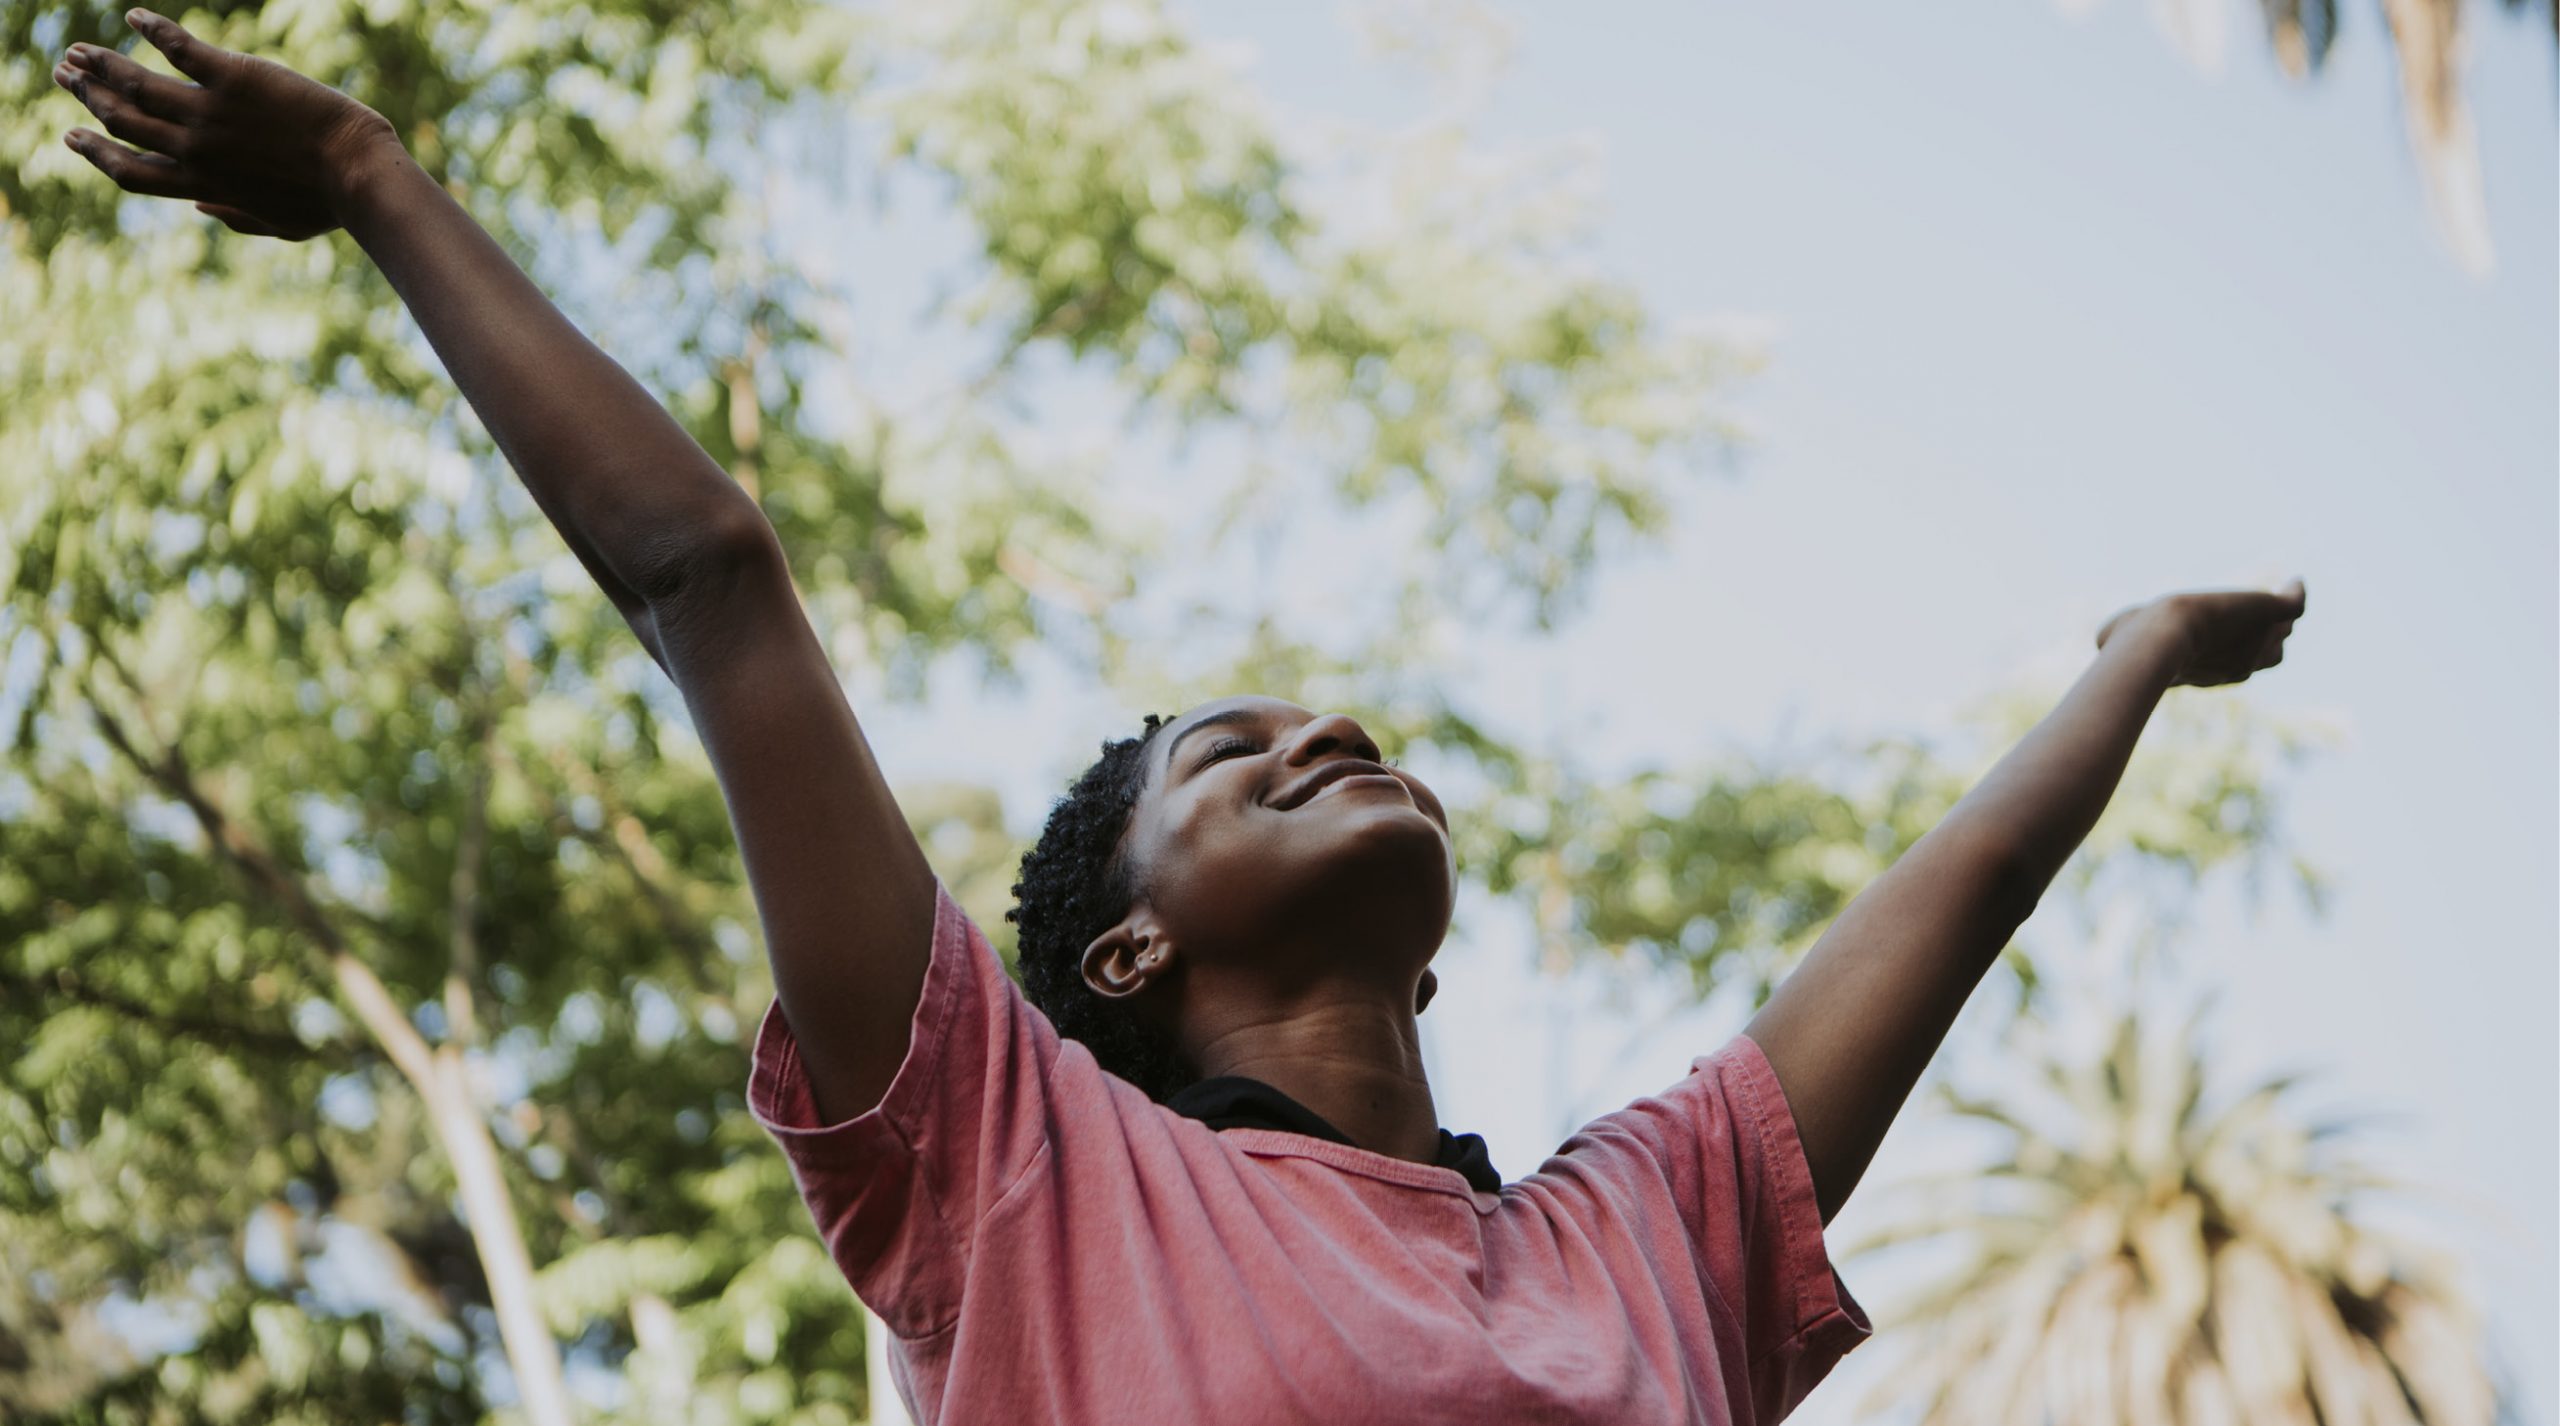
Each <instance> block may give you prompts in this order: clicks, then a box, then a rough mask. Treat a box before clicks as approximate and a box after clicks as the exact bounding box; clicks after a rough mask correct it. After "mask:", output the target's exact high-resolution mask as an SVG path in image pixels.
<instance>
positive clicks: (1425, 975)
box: [1413, 968, 1440, 1015]
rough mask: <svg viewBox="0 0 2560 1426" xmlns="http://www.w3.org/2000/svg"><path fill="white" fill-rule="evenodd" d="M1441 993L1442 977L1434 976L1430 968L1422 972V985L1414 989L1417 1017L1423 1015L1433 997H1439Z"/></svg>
mask: <svg viewBox="0 0 2560 1426" xmlns="http://www.w3.org/2000/svg"><path fill="white" fill-rule="evenodd" d="M1439 993H1440V977H1438V976H1436V975H1434V974H1432V973H1431V971H1430V970H1429V969H1428V968H1426V969H1424V971H1423V972H1422V984H1420V985H1418V986H1415V987H1414V989H1413V1013H1414V1014H1416V1015H1419V1014H1421V1013H1422V1012H1423V1011H1424V1010H1425V1009H1426V1008H1428V1007H1429V1006H1430V1004H1431V997H1433V996H1435V995H1438V994H1439Z"/></svg>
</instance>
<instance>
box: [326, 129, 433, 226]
mask: <svg viewBox="0 0 2560 1426" xmlns="http://www.w3.org/2000/svg"><path fill="white" fill-rule="evenodd" d="M321 166H322V172H323V174H324V175H325V180H324V181H325V183H326V186H327V189H328V194H329V210H330V211H331V212H332V213H334V214H335V215H336V216H337V219H338V225H339V226H340V227H343V228H345V229H347V230H348V231H349V232H351V233H352V232H355V230H356V228H357V225H358V223H359V222H360V221H361V220H362V219H363V218H364V217H365V216H366V215H367V214H369V213H370V212H371V211H372V209H373V208H374V207H376V206H378V204H379V202H380V200H381V196H382V194H383V191H384V189H385V188H386V187H387V186H388V185H387V184H386V183H385V181H384V180H386V179H387V178H392V177H396V176H397V175H398V174H399V173H400V172H401V171H402V170H403V169H415V168H416V167H417V165H416V164H415V163H414V162H413V161H412V160H411V159H410V157H409V150H408V148H407V146H406V145H404V144H402V143H401V142H400V135H399V134H398V132H397V131H395V130H394V129H393V128H392V127H391V125H390V122H389V121H388V120H385V119H384V118H383V117H382V116H381V115H379V114H376V113H374V112H373V111H372V110H370V109H367V110H364V111H362V113H361V115H360V116H358V117H356V118H354V119H352V120H350V121H349V123H348V124H347V125H346V126H345V127H344V128H343V129H341V130H340V131H339V132H337V133H335V134H332V135H330V136H329V137H328V138H326V139H324V140H322V144H321ZM419 172H421V173H423V172H424V170H419ZM360 237H361V235H359V238H360Z"/></svg>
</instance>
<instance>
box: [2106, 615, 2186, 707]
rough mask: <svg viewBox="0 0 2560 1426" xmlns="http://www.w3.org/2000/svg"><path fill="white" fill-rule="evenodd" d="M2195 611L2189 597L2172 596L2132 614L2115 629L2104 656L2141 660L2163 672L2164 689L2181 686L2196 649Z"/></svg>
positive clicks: (2112, 630)
mask: <svg viewBox="0 0 2560 1426" xmlns="http://www.w3.org/2000/svg"><path fill="white" fill-rule="evenodd" d="M2195 634H2196V625H2195V611H2194V609H2193V608H2192V607H2191V606H2190V605H2189V604H2188V603H2187V602H2186V596H2184V595H2180V594H2172V595H2169V596H2167V597H2165V598H2161V599H2155V600H2153V601H2151V602H2150V603H2148V604H2145V605H2142V606H2141V607H2139V608H2137V609H2134V610H2132V611H2131V612H2129V613H2128V614H2126V615H2125V617H2124V619H2123V620H2122V622H2121V623H2120V624H2119V625H2118V626H2116V627H2114V628H2111V629H2110V630H2109V631H2108V633H2107V637H2106V641H2105V642H2104V643H2103V644H2101V645H2100V653H2101V656H2102V657H2103V656H2105V655H2107V654H2114V655H2116V656H2117V657H2120V658H2130V659H2141V660H2144V661H2146V662H2149V663H2151V664H2153V665H2154V666H2155V667H2157V668H2158V669H2159V672H2160V682H2161V684H2162V686H2163V687H2166V686H2168V685H2171V684H2174V683H2175V682H2177V678H2178V673H2179V671H2180V670H2181V669H2184V668H2185V667H2186V666H2187V663H2188V661H2189V659H2190V658H2191V657H2193V654H2194V649H2195Z"/></svg>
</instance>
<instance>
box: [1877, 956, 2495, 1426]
mask: <svg viewBox="0 0 2560 1426" xmlns="http://www.w3.org/2000/svg"><path fill="white" fill-rule="evenodd" d="M2143 979H2144V978H2142V977H2136V978H2134V983H2133V984H2132V985H2129V986H2128V985H2123V984H2119V985H2118V986H2117V987H2116V988H2115V989H2114V991H2113V992H2112V993H2111V994H2110V995H2109V996H2108V997H2107V998H2106V1000H2104V1001H2101V1002H2100V1003H2099V1004H2098V1005H2097V1006H2095V1007H2092V1006H2089V1005H2085V1004H2084V1005H2082V1006H2080V1007H2078V1008H2080V1009H2082V1010H2084V1011H2085V1010H2089V1009H2092V1008H2095V1009H2098V1010H2100V1011H2102V1012H2103V1014H2101V1015H2100V1016H2099V1017H2098V1018H2099V1019H2100V1020H2101V1022H2102V1023H2100V1024H2098V1025H2097V1026H2095V1027H2094V1033H2093V1034H2089V1035H2086V1036H2080V1037H2068V1036H2065V1035H2063V1034H2061V1033H2058V1031H2057V1024H2056V1022H2053V1021H2042V1022H2031V1023H2030V1024H2029V1025H2028V1027H2027V1028H2028V1029H2030V1030H2032V1031H2037V1032H2040V1033H2033V1034H2029V1035H2025V1036H2022V1037H2021V1038H2022V1039H2023V1040H2024V1041H2025V1042H2026V1044H2025V1045H2024V1046H2022V1047H2021V1048H2022V1049H2024V1050H2025V1057H2026V1059H2027V1062H2028V1068H2027V1072H2026V1073H2023V1074H2021V1073H2015V1072H2011V1073H2005V1074H2003V1075H2002V1077H2001V1081H2002V1085H2003V1088H2002V1089H2001V1091H2000V1092H1998V1093H1995V1094H1986V1095H1974V1094H1968V1093H1965V1092H1963V1091H1960V1090H1958V1089H1955V1088H1951V1087H1949V1086H1948V1085H1945V1084H1941V1085H1940V1086H1939V1098H1940V1101H1941V1103H1942V1105H1943V1106H1944V1107H1945V1108H1946V1109H1947V1110H1948V1111H1950V1112H1952V1113H1953V1114H1955V1115H1957V1116H1960V1117H1962V1118H1964V1119H1967V1120H1970V1121H1972V1122H1975V1123H1977V1124H1981V1125H1987V1126H1989V1127H1990V1128H1991V1129H1992V1130H1993V1131H1995V1133H1996V1134H1997V1136H1998V1137H1999V1139H2000V1140H2001V1142H2002V1146H2003V1147H2002V1149H2001V1151H2000V1152H1999V1154H1998V1156H1997V1157H1996V1158H1995V1159H1993V1160H1992V1161H1991V1162H1989V1163H1987V1164H1983V1165H1972V1166H1968V1167H1966V1168H1965V1169H1964V1170H1962V1171H1961V1172H1959V1173H1956V1174H1953V1175H1950V1176H1948V1177H1946V1178H1944V1179H1940V1180H1936V1181H1927V1180H1923V1181H1917V1182H1913V1183H1907V1184H1904V1185H1900V1186H1898V1187H1899V1190H1900V1192H1901V1193H1902V1194H1903V1200H1902V1206H1901V1208H1900V1209H1899V1210H1898V1212H1897V1213H1896V1215H1895V1216H1894V1220H1893V1223H1892V1226H1890V1227H1888V1228H1886V1229H1885V1230H1883V1231H1881V1232H1879V1233H1877V1234H1875V1235H1873V1236H1871V1237H1869V1238H1868V1239H1867V1240H1865V1241H1864V1242H1863V1243H1861V1244H1860V1245H1859V1247H1858V1248H1857V1250H1856V1251H1858V1252H1861V1253H1869V1252H1876V1251H1879V1250H1881V1249H1884V1248H1887V1247H1891V1246H1894V1245H1897V1244H1903V1243H1911V1242H1921V1241H1928V1240H1938V1241H1941V1242H1943V1243H1946V1244H1949V1245H1952V1246H1955V1247H1957V1248H1958V1249H1959V1250H1960V1251H1961V1253H1962V1258H1961V1260H1960V1261H1959V1262H1958V1263H1957V1265H1956V1266H1954V1267H1953V1268H1951V1269H1949V1270H1948V1271H1946V1272H1945V1273H1944V1274H1943V1275H1942V1276H1941V1277H1940V1278H1939V1279H1938V1280H1937V1281H1936V1282H1935V1283H1934V1284H1932V1285H1931V1286H1929V1287H1927V1288H1925V1289H1923V1290H1922V1291H1921V1292H1920V1293H1918V1294H1917V1295H1916V1296H1915V1298H1914V1300H1912V1301H1911V1302H1910V1303H1908V1304H1906V1305H1905V1306H1904V1307H1903V1309H1902V1310H1901V1312H1900V1314H1899V1317H1900V1319H1901V1321H1902V1322H1903V1323H1907V1324H1908V1328H1907V1330H1906V1331H1905V1332H1901V1333H1896V1334H1895V1335H1896V1336H1897V1337H1899V1339H1900V1341H1899V1347H1900V1351H1901V1355H1899V1356H1897V1358H1896V1359H1895V1362H1894V1364H1893V1366H1892V1368H1891V1370H1890V1371H1889V1372H1888V1373H1887V1375H1885V1376H1884V1377H1883V1378H1881V1379H1880V1385H1879V1387H1878V1389H1877V1391H1876V1393H1875V1395H1874V1397H1873V1398H1872V1399H1871V1400H1870V1402H1869V1406H1870V1409H1883V1408H1885V1407H1888V1406H1909V1407H1916V1408H1917V1412H1918V1414H1917V1415H1916V1417H1914V1418H1913V1419H1916V1420H1918V1421H1920V1422H1922V1423H1925V1426H1939V1423H1953V1422H1966V1423H1972V1422H1985V1421H2019V1422H2047V1423H2056V1426H2062V1423H2082V1422H2087V1423H2098V1422H2109V1423H2112V1422H2133V1423H2140V1426H2203V1423H2216V1422H2242V1421H2250V1422H2257V1421H2299V1422H2313V1421H2372V1422H2390V1423H2407V1426H2489V1423H2490V1422H2491V1421H2492V1420H2494V1419H2497V1417H2498V1411H2499V1400H2498V1393H2497V1390H2496V1388H2495V1385H2494V1382H2493V1379H2492V1377H2491V1374H2490V1371H2489V1367H2488V1363H2487V1361H2486V1359H2485V1357H2484V1354H2483V1344H2482V1334H2481V1330H2480V1323H2479V1319H2478V1314H2477V1312H2476V1310H2475V1309H2474V1308H2473V1307H2472V1305H2471V1304H2470V1302H2469V1301H2468V1299H2467V1298H2466V1297H2465V1296H2464V1294H2463V1292H2462V1291H2461V1289H2460V1287H2459V1286H2458V1280H2457V1279H2458V1275H2457V1272H2456V1269H2455V1265H2454V1264H2453V1263H2451V1262H2450V1261H2448V1260H2447V1259H2446V1258H2445V1257H2444V1255H2442V1254H2441V1253H2437V1252H2434V1251H2431V1250H2429V1249H2427V1248H2426V1247H2424V1246H2423V1245H2421V1244H2419V1243H2416V1242H2413V1241H2410V1240H2407V1239H2403V1238H2398V1237H2395V1236H2394V1235H2392V1234H2389V1233H2387V1232H2384V1231H2382V1230H2380V1229H2378V1228H2376V1227H2375V1226H2374V1225H2373V1224H2372V1223H2371V1222H2370V1221H2369V1214H2368V1212H2367V1206H2368V1205H2369V1204H2370V1202H2371V1201H2372V1199H2373V1197H2374V1196H2375V1195H2377V1194H2379V1193H2384V1192H2390V1191H2395V1190H2398V1191H2403V1192H2405V1191H2406V1190H2405V1186H2403V1185H2399V1184H2396V1183H2394V1182H2393V1181H2392V1180H2390V1179H2389V1178H2387V1177H2384V1176H2383V1175H2380V1174H2378V1173H2376V1172H2375V1171H2373V1170H2372V1169H2371V1168H2370V1167H2369V1166H2367V1165H2366V1164H2364V1163H2362V1162H2360V1161H2359V1160H2358V1159H2357V1157H2356V1156H2355V1153H2354V1148H2353V1140H2352V1138H2351V1136H2352V1135H2353V1134H2354V1132H2355V1131H2356V1129H2357V1128H2358V1126H2357V1124H2356V1123H2355V1122H2354V1121H2352V1120H2340V1119H2326V1120H2316V1121H2315V1120H2309V1119H2306V1118H2304V1117H2303V1116H2302V1115H2301V1114H2300V1113H2299V1112H2298V1111H2297V1110H2295V1109H2294V1107H2293V1104H2294V1100H2295V1099H2296V1098H2297V1097H2298V1096H2297V1094H2296V1093H2295V1084H2296V1079H2297V1077H2295V1076H2290V1075H2288V1076H2283V1077H2279V1078H2276V1079H2272V1080H2268V1081H2266V1082H2264V1083H2260V1084H2257V1085H2253V1086H2249V1087H2247V1088H2246V1089H2245V1090H2243V1091H2241V1092H2239V1093H2237V1094H2231V1093H2228V1092H2224V1091H2222V1090H2221V1089H2220V1087H2219V1086H2217V1085H2215V1084H2214V1083H2213V1082H2212V1081H2213V1080H2214V1078H2215V1076H2213V1075H2212V1074H2211V1073H2210V1071H2209V1069H2208V1064H2207V1059H2208V1055H2207V1051H2206V1048H2205V1045H2204V1043H2203V1041H2202V1039H2201V1038H2200V1034H2199V1028H2200V1022H2201V1021H2202V1019H2203V1015H2204V1011H2205V1009H2206V1008H2207V1007H2208V1006H2209V1003H2210V1002H2209V1001H2206V1002H2199V1003H2198V1004H2197V1005H2196V1006H2195V1007H2194V1009H2193V1010H2192V1011H2191V1013H2189V1014H2188V1015H2187V1016H2186V1017H2185V1019H2184V1021H2183V1023H2182V1024H2177V1025H2175V1026H2174V1027H2173V1028H2157V1027H2153V1028H2147V1027H2146V1021H2147V1020H2148V1019H2149V1018H2150V1017H2148V1016H2147V1015H2146V1014H2145V1013H2144V1012H2143V1011H2142V1009H2141V1008H2140V1007H2139V1005H2138V1003H2137V1002H2138V1001H2139V999H2140V995H2139V989H2140V986H2141V982H2142V980H2143ZM2161 1023H2162V1025H2164V1026H2165V1025H2166V1023H2167V1022H2161ZM2075 1040H2076V1043H2075V1042H2074V1041H2075Z"/></svg>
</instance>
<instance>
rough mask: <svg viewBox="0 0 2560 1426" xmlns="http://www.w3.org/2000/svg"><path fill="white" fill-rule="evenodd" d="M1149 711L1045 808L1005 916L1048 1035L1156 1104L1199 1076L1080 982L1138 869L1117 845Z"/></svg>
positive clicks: (1153, 1033) (1152, 718) (1167, 1039)
mask: <svg viewBox="0 0 2560 1426" xmlns="http://www.w3.org/2000/svg"><path fill="white" fill-rule="evenodd" d="M1167 726H1168V725H1167V723H1166V721H1165V720H1163V719H1161V718H1158V717H1157V716H1156V715H1155V714H1153V713H1150V714H1148V715H1147V719H1146V730H1145V731H1144V732H1142V733H1140V734H1139V735H1138V736H1137V737H1134V738H1121V739H1117V740H1115V741H1108V742H1105V743H1104V744H1103V745H1102V756H1101V758H1100V759H1099V760H1097V761H1096V762H1095V763H1094V764H1093V766H1091V767H1089V768H1086V769H1085V770H1084V774H1083V775H1082V776H1080V777H1078V778H1077V779H1076V780H1075V783H1074V785H1073V786H1071V787H1069V788H1068V789H1067V795H1066V796H1064V797H1062V798H1060V799H1058V802H1057V805H1056V806H1054V807H1052V808H1050V809H1049V821H1048V825H1046V826H1044V827H1042V828H1041V829H1040V840H1039V841H1037V842H1035V843H1033V844H1032V847H1031V850H1030V851H1028V852H1025V853H1024V854H1023V857H1022V879H1021V880H1020V881H1017V882H1015V883H1014V885H1013V895H1014V900H1015V902H1016V905H1015V906H1014V908H1013V909H1012V910H1010V911H1007V912H1006V913H1005V919H1006V920H1008V921H1011V922H1012V923H1013V924H1014V926H1015V928H1016V930H1017V932H1018V935H1017V936H1016V945H1017V948H1018V951H1019V956H1018V959H1019V963H1020V966H1021V971H1022V992H1023V996H1024V998H1026V999H1028V1000H1029V1001H1030V1002H1031V1003H1032V1004H1033V1005H1036V1006H1038V1007H1039V1008H1040V1011H1041V1013H1043V1014H1045V1015H1047V1016H1048V1017H1049V1021H1050V1023H1051V1024H1053V1025H1055V1026H1057V1028H1058V1033H1059V1034H1061V1035H1063V1036H1065V1037H1067V1038H1068V1039H1071V1040H1075V1041H1078V1042H1080V1043H1082V1044H1083V1045H1084V1047H1085V1048H1086V1049H1088V1050H1091V1051H1092V1052H1093V1057H1094V1059H1095V1060H1096V1061H1098V1062H1099V1063H1100V1064H1101V1065H1102V1067H1103V1068H1104V1069H1106V1070H1109V1071H1110V1072H1111V1073H1113V1074H1116V1075H1118V1076H1120V1077H1121V1078H1122V1079H1125V1080H1127V1081H1129V1082H1130V1083H1131V1084H1134V1085H1136V1086H1137V1087H1138V1088H1140V1089H1142V1090H1144V1091H1146V1093H1147V1097H1148V1098H1150V1099H1153V1100H1155V1101H1156V1102H1158V1103H1162V1102H1164V1101H1165V1100H1167V1099H1169V1098H1171V1097H1172V1096H1173V1095H1174V1094H1175V1093H1176V1092H1177V1091H1179V1090H1181V1089H1182V1088H1183V1087H1184V1086H1186V1085H1189V1084H1191V1083H1192V1082H1194V1081H1195V1080H1197V1079H1198V1078H1199V1077H1200V1076H1199V1073H1198V1071H1197V1070H1196V1069H1195V1068H1194V1067H1193V1066H1192V1065H1191V1064H1189V1063H1188V1062H1187V1061H1186V1060H1185V1059H1184V1058H1183V1056H1182V1053H1181V1051H1180V1050H1179V1049H1178V1048H1177V1047H1176V1046H1175V1045H1174V1043H1173V1040H1172V1037H1171V1036H1169V1035H1166V1034H1165V1033H1164V1032H1162V1031H1161V1030H1159V1029H1157V1028H1156V1027H1154V1026H1151V1025H1148V1024H1146V1023H1144V1022H1142V1021H1140V1020H1139V1019H1138V1017H1137V1016H1135V1015H1133V1014H1131V1013H1130V1012H1129V1010H1128V1009H1127V1008H1126V1007H1125V1006H1120V1005H1115V1004H1112V1003H1111V1002H1109V1001H1107V1000H1105V999H1103V998H1102V997H1101V996H1099V995H1096V994H1095V993H1094V991H1093V987H1091V986H1089V985H1087V984H1085V980H1084V950H1085V947H1087V946H1089V945H1092V944H1093V941H1094V938H1095V937H1097V936H1099V935H1101V934H1102V933H1103V932H1105V931H1107V930H1109V929H1111V927H1112V926H1113V925H1115V924H1117V923H1118V922H1119V920H1120V918H1121V917H1123V916H1126V915H1128V914H1129V903H1130V902H1131V901H1133V900H1135V899H1136V897H1137V891H1138V868H1137V867H1136V866H1134V865H1133V864H1132V863H1131V861H1130V859H1129V858H1128V857H1127V856H1126V855H1124V849H1123V848H1122V846H1121V842H1122V839H1123V838H1124V836H1125V835H1126V834H1127V832H1128V830H1129V816H1130V814H1131V813H1132V812H1133V811H1135V810H1136V808H1137V805H1138V794H1139V793H1140V792H1141V791H1143V790H1144V789H1145V787H1146V783H1147V748H1148V746H1149V745H1150V744H1152V743H1153V742H1154V741H1155V737H1156V734H1158V733H1160V732H1162V731H1164V729H1165V728H1166V727H1167Z"/></svg>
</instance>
